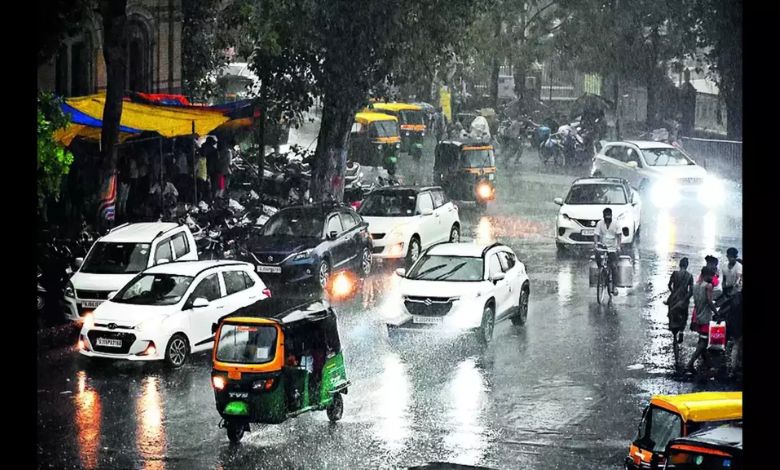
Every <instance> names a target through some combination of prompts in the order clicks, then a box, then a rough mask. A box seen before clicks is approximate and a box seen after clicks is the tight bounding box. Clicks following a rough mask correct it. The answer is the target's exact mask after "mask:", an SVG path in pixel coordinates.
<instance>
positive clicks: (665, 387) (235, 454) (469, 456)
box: [38, 155, 742, 469]
mask: <svg viewBox="0 0 780 470" xmlns="http://www.w3.org/2000/svg"><path fill="white" fill-rule="evenodd" d="M524 158H525V157H524ZM528 158H531V155H529V157H528ZM500 171H503V173H499V180H498V194H499V196H498V200H497V201H496V202H495V204H493V205H491V207H489V209H488V211H487V213H486V214H477V213H476V212H475V211H474V210H472V209H468V208H462V209H461V218H462V221H463V239H464V241H472V240H476V241H478V242H480V243H488V242H492V241H494V240H499V241H502V242H504V243H506V244H508V245H510V246H511V247H512V248H513V249H514V250H515V251H516V252H517V253H518V255H519V256H520V259H521V260H522V261H523V262H524V263H525V264H526V268H527V271H528V273H529V276H530V279H531V298H530V310H529V317H528V322H527V324H526V325H525V326H524V327H515V326H513V325H511V324H510V323H508V322H504V323H500V324H498V325H497V327H496V331H495V340H494V342H493V344H491V345H490V347H488V348H483V347H481V346H479V345H478V344H477V342H476V340H475V338H473V337H471V336H469V335H464V336H461V337H458V338H454V339H441V338H438V337H436V336H435V335H430V334H425V335H405V336H401V337H398V338H393V339H392V340H391V339H390V338H388V337H387V333H386V329H385V328H383V324H382V313H383V312H386V311H389V309H392V308H393V305H394V293H395V292H394V285H396V284H397V278H396V277H395V276H394V275H393V273H392V269H391V267H381V268H378V269H376V270H375V271H374V273H373V274H372V276H371V277H370V278H369V279H368V280H366V281H365V282H364V284H363V286H362V290H361V293H360V295H359V296H358V297H357V298H355V299H353V300H351V301H349V302H345V303H343V304H340V305H337V306H336V309H337V312H338V314H339V328H340V332H341V338H342V344H343V347H344V351H345V359H346V362H347V364H346V367H347V373H348V375H349V378H350V380H351V381H352V384H353V385H352V386H351V387H350V389H349V394H348V395H346V396H345V397H344V399H345V409H344V417H343V419H342V421H340V422H339V423H337V424H331V423H330V422H328V420H327V418H326V416H325V413H324V412H316V413H309V414H306V415H302V416H300V417H299V418H296V419H292V420H290V421H287V422H285V423H283V424H281V425H277V426H253V432H252V433H251V434H249V435H247V436H245V438H244V440H243V441H242V444H241V445H240V446H230V445H229V444H228V440H227V437H226V436H225V433H224V430H221V429H219V428H218V427H217V424H218V422H219V416H218V414H217V412H216V409H215V407H214V397H213V393H212V390H211V388H210V384H209V374H210V362H209V357H208V356H207V355H205V354H201V355H198V356H195V357H193V358H192V360H191V361H190V362H189V363H188V364H186V365H185V366H184V367H183V368H182V369H181V370H178V371H167V370H165V369H163V368H162V367H160V366H157V365H154V364H151V365H136V364H116V365H112V364H109V365H92V364H89V363H87V362H85V361H82V360H81V359H79V358H78V357H77V354H76V352H75V350H73V349H67V348H66V349H53V350H50V351H47V352H44V353H41V354H40V356H39V372H38V381H39V385H38V388H39V391H38V405H39V410H38V413H39V414H38V457H39V461H40V462H41V465H42V466H43V467H50V468H106V467H114V468H147V469H163V468H193V469H194V468H210V469H213V468H220V469H228V468H247V467H248V468H269V469H270V468H273V469H276V468H397V467H405V466H411V465H419V464H422V463H425V462H429V461H449V462H457V463H461V464H471V465H484V466H488V467H494V468H507V469H509V468H538V469H545V468H579V469H603V468H621V465H622V458H623V457H624V456H625V453H626V451H627V448H628V441H629V440H630V439H631V438H632V437H633V434H634V432H635V430H636V425H637V423H638V420H639V418H640V412H641V409H642V407H643V405H645V404H646V402H647V400H648V399H649V397H650V395H651V394H655V393H682V392H689V391H696V390H713V389H730V388H731V389H733V388H737V385H735V384H731V383H726V384H718V383H715V382H706V383H699V382H693V381H687V380H683V379H681V378H679V377H677V376H676V375H675V374H674V373H673V365H672V360H671V359H672V358H671V356H672V352H671V338H670V334H669V333H668V331H667V330H666V321H667V320H666V310H665V306H664V305H663V304H662V301H663V299H664V295H665V291H666V283H667V281H668V278H669V274H670V273H671V271H672V270H674V269H675V267H676V265H677V262H678V260H679V259H680V258H681V257H682V256H688V257H689V258H690V260H691V270H692V271H697V270H698V269H700V267H701V266H702V265H703V262H704V260H703V257H704V255H705V254H708V253H712V254H715V255H716V256H719V257H720V258H723V259H725V256H724V253H725V249H726V248H727V247H728V246H731V245H735V246H737V247H738V248H740V250H741V248H742V247H741V238H742V232H741V210H739V208H740V207H741V196H740V195H739V193H738V192H736V191H735V192H732V193H729V195H728V197H727V200H728V201H730V202H731V204H730V205H729V204H727V205H725V206H724V207H721V208H719V209H718V210H716V211H706V210H699V209H694V208H685V207H678V208H675V209H673V210H664V211H656V210H654V209H652V208H651V207H650V206H649V204H648V205H647V206H645V209H644V210H643V215H642V217H643V219H642V224H643V228H642V231H641V240H640V241H639V242H638V243H637V244H636V246H635V247H634V251H633V254H634V258H635V275H634V281H635V285H634V287H633V288H630V289H621V290H620V294H619V295H618V296H617V297H616V298H615V299H614V300H613V303H612V304H611V305H608V306H599V305H598V304H597V303H596V300H595V292H594V289H591V288H589V286H588V265H587V257H588V256H589V253H586V252H582V253H573V254H571V255H570V256H565V257H562V258H559V257H558V256H557V255H556V252H555V246H554V243H553V231H554V224H555V214H556V212H557V208H558V206H556V205H555V204H554V203H553V202H552V200H553V198H554V197H557V196H563V195H564V194H565V191H566V190H567V188H568V186H567V185H568V183H570V182H571V180H573V179H574V177H571V176H564V175H555V174H549V175H546V174H539V173H538V172H537V171H538V170H537V169H534V168H533V167H531V170H529V169H528V168H527V167H523V169H522V170H520V169H518V168H515V169H514V170H513V171H511V172H510V171H506V170H501V169H500ZM526 172H527V173H526ZM693 345H694V341H693V338H690V337H687V336H686V338H685V354H686V355H687V354H690V353H691V352H692V350H693Z"/></svg>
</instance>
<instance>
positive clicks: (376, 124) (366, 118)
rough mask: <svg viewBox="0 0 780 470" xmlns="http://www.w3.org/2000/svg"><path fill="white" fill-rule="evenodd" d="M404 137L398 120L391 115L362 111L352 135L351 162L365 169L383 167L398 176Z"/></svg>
mask: <svg viewBox="0 0 780 470" xmlns="http://www.w3.org/2000/svg"><path fill="white" fill-rule="evenodd" d="M400 148H401V137H400V135H399V133H398V118H397V117H395V116H391V115H389V114H383V113H375V112H360V113H357V114H355V122H354V123H353V124H352V131H351V132H350V134H349V159H350V160H352V161H355V162H358V163H360V164H361V165H366V166H382V167H384V168H385V169H386V170H387V172H388V173H390V174H391V175H392V174H395V169H396V166H397V164H398V152H399V150H400Z"/></svg>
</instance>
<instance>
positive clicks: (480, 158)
mask: <svg viewBox="0 0 780 470" xmlns="http://www.w3.org/2000/svg"><path fill="white" fill-rule="evenodd" d="M434 158H435V159H434V163H433V181H434V183H435V184H438V185H441V187H442V188H444V192H445V193H446V194H447V196H448V197H449V198H450V199H454V200H456V201H474V202H476V203H477V207H479V208H480V209H482V210H484V209H486V208H487V203H488V201H492V200H494V199H495V198H496V185H495V184H496V183H495V181H496V157H495V152H494V150H493V146H492V145H491V144H490V143H488V142H484V141H469V142H460V141H455V140H443V141H441V142H439V144H438V145H437V146H436V152H435V154H434Z"/></svg>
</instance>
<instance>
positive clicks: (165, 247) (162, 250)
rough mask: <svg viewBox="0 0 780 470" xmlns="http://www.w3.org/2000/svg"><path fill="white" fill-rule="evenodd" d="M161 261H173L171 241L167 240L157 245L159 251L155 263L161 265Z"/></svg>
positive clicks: (155, 256)
mask: <svg viewBox="0 0 780 470" xmlns="http://www.w3.org/2000/svg"><path fill="white" fill-rule="evenodd" d="M161 259H167V260H168V261H173V254H171V239H170V238H166V239H165V240H163V241H161V242H160V243H159V244H158V245H157V250H156V251H155V252H154V262H155V263H159V262H160V260H161Z"/></svg>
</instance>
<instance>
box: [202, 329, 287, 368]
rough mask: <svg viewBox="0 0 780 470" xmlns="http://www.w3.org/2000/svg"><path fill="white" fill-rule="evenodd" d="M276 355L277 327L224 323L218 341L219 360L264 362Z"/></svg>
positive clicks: (246, 362) (247, 362)
mask: <svg viewBox="0 0 780 470" xmlns="http://www.w3.org/2000/svg"><path fill="white" fill-rule="evenodd" d="M275 355H276V328H275V327H273V326H260V325H232V324H230V323H226V324H224V325H222V328H221V329H220V332H219V342H218V343H217V360H218V361H225V362H238V363H244V364H264V363H266V362H271V361H272V360H273V359H274V356H275Z"/></svg>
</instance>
